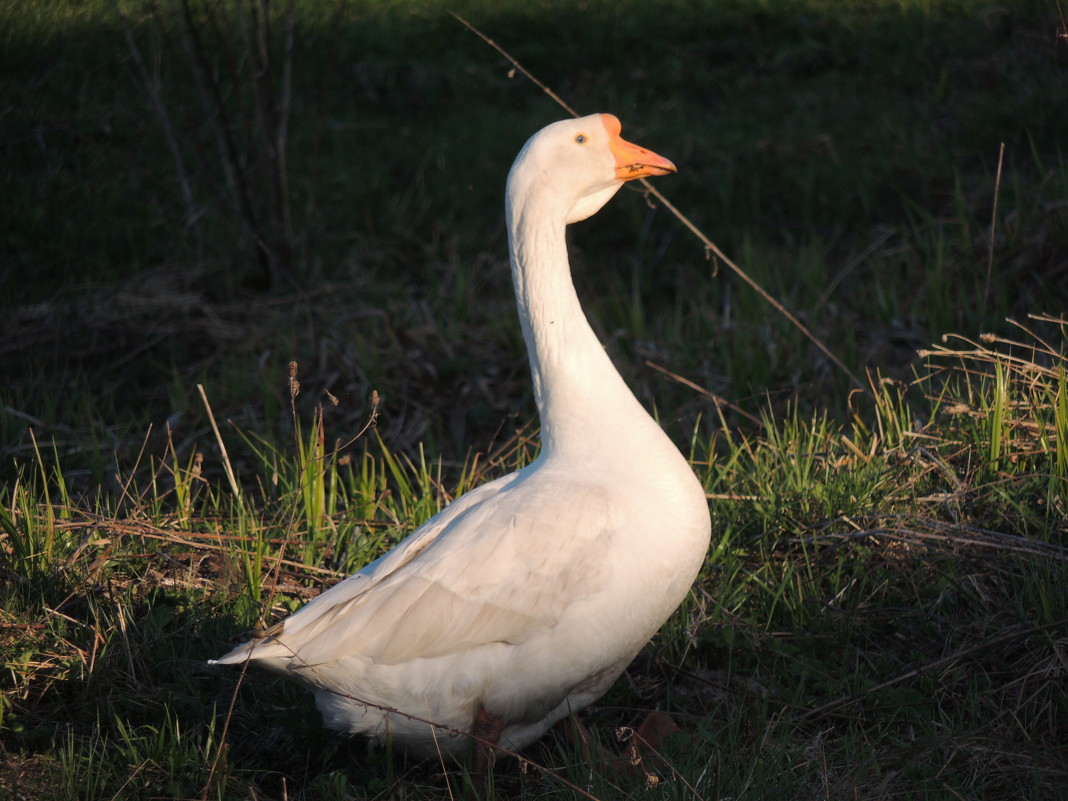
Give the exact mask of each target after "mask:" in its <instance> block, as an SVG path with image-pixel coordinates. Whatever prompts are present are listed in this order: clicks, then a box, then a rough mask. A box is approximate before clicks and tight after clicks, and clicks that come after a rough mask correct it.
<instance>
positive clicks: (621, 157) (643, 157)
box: [601, 114, 678, 181]
mask: <svg viewBox="0 0 1068 801" xmlns="http://www.w3.org/2000/svg"><path fill="white" fill-rule="evenodd" d="M601 122H602V123H604V127H605V130H606V131H608V149H609V150H610V151H612V155H613V156H615V159H616V178H618V179H619V180H620V181H633V180H634V179H635V178H644V177H645V176H647V175H667V174H668V173H669V172H678V170H677V169H676V168H675V165H674V164H672V163H671V162H670V161H668V160H667V159H666V158H664V157H663V156H658V155H657V154H656V153H654V152H653V151H651V150H646V149H645V148H644V147H638V146H637V145H634V144H631V143H630V142H628V141H626V140H625V139H623V137H621V136H620V135H619V132H620V131H621V130H623V126H622V125H620V124H619V120H618V119H616V117H614V116H613V115H611V114H602V115H601Z"/></svg>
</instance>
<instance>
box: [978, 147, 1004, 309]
mask: <svg viewBox="0 0 1068 801" xmlns="http://www.w3.org/2000/svg"><path fill="white" fill-rule="evenodd" d="M1004 161H1005V143H1004V142H1002V143H1001V149H1000V150H999V151H998V172H997V177H995V178H994V208H993V209H992V210H991V212H990V248H989V254H988V256H987V260H986V285H985V286H984V288H983V317H986V304H987V303H988V302H989V300H990V289H991V287H990V279H991V277H992V276H993V273H994V234H995V232H996V231H997V228H996V226H997V221H998V195H999V194H1000V192H1001V165H1002V164H1003V163H1004Z"/></svg>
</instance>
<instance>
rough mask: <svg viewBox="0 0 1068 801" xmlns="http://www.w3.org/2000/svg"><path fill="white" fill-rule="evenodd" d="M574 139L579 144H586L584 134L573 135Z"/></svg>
mask: <svg viewBox="0 0 1068 801" xmlns="http://www.w3.org/2000/svg"><path fill="white" fill-rule="evenodd" d="M575 141H576V142H578V143H579V144H580V145H584V144H586V134H579V135H578V136H576V137H575Z"/></svg>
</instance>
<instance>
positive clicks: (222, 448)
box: [197, 384, 241, 501]
mask: <svg viewBox="0 0 1068 801" xmlns="http://www.w3.org/2000/svg"><path fill="white" fill-rule="evenodd" d="M197 391H198V392H200V399H201V400H202V401H204V408H205V409H206V410H207V412H208V420H209V421H210V422H211V430H212V431H214V432H215V441H216V442H218V443H219V452H220V453H221V454H222V459H223V469H225V470H226V478H227V479H228V480H229V482H230V489H231V490H232V491H233V493H234V497H235V498H237V500H238V501H240V500H241V487H239V486H238V484H237V477H236V476H235V475H234V468H233V466H232V465H231V464H230V455H229V454H228V453H227V452H226V443H225V442H223V438H222V434H221V433H219V425H218V424H217V423H216V422H215V413H214V412H213V411H212V410H211V404H210V403H208V394H207V393H206V392H205V391H204V385H203V384H197Z"/></svg>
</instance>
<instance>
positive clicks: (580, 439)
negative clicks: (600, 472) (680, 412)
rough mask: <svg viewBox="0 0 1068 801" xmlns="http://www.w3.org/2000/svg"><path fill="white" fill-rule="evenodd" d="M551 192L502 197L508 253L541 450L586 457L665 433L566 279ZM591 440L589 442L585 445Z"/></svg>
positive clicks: (558, 211)
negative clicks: (608, 350)
mask: <svg viewBox="0 0 1068 801" xmlns="http://www.w3.org/2000/svg"><path fill="white" fill-rule="evenodd" d="M563 205H564V203H562V202H561V199H560V198H557V197H555V196H554V195H553V194H552V193H550V192H538V191H536V189H535V190H533V191H527V192H522V191H521V190H520V191H516V190H515V188H514V187H513V186H512V185H511V183H510V184H509V191H508V197H507V203H506V215H507V221H508V240H509V253H510V257H511V264H512V280H513V283H514V286H515V295H516V302H517V304H518V307H519V319H520V322H521V323H522V327H523V339H524V341H525V342H526V346H527V352H528V355H529V357H530V369H531V373H532V374H533V379H534V397H535V400H536V402H537V405H538V413H539V415H540V417H541V432H542V452H543V454H544V455H545V456H546V457H554V456H565V455H566V456H574V457H578V458H590V456H591V451H593V450H597V451H598V452H601V453H603V452H605V451H608V452H609V453H611V452H614V451H615V450H616V448H615V447H614V446H619V445H623V444H624V443H629V445H633V442H634V437H635V436H643V435H644V436H646V437H648V436H650V435H651V434H652V431H650V426H651V427H652V428H653V429H655V434H652V435H653V436H656V437H657V438H663V437H664V435H663V433H662V432H661V431H660V428H659V426H657V425H656V424H655V423H654V422H653V421H652V419H651V418H650V417H649V415H648V414H647V413H646V412H645V410H644V409H643V408H642V406H641V404H639V403H638V401H637V399H636V398H635V397H634V395H633V394H632V393H631V391H630V390H629V389H628V388H627V386H626V384H625V383H624V382H623V379H622V378H621V377H620V375H619V373H618V372H617V371H616V369H615V367H614V366H613V365H612V362H611V360H610V359H609V358H608V356H607V354H606V353H605V351H604V348H603V347H602V346H601V343H600V342H599V341H598V339H597V336H596V335H595V334H594V332H593V329H592V328H591V327H590V324H589V322H588V321H587V319H586V315H585V314H584V313H583V311H582V307H581V305H580V304H579V299H578V295H577V294H576V293H575V287H574V284H573V283H572V279H571V265H570V263H569V261H568V256H567V244H566V240H565V237H564V229H565V227H566V223H565V220H566V217H567V213H568V209H567V208H563V207H562V206H563ZM591 446H593V447H591Z"/></svg>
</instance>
